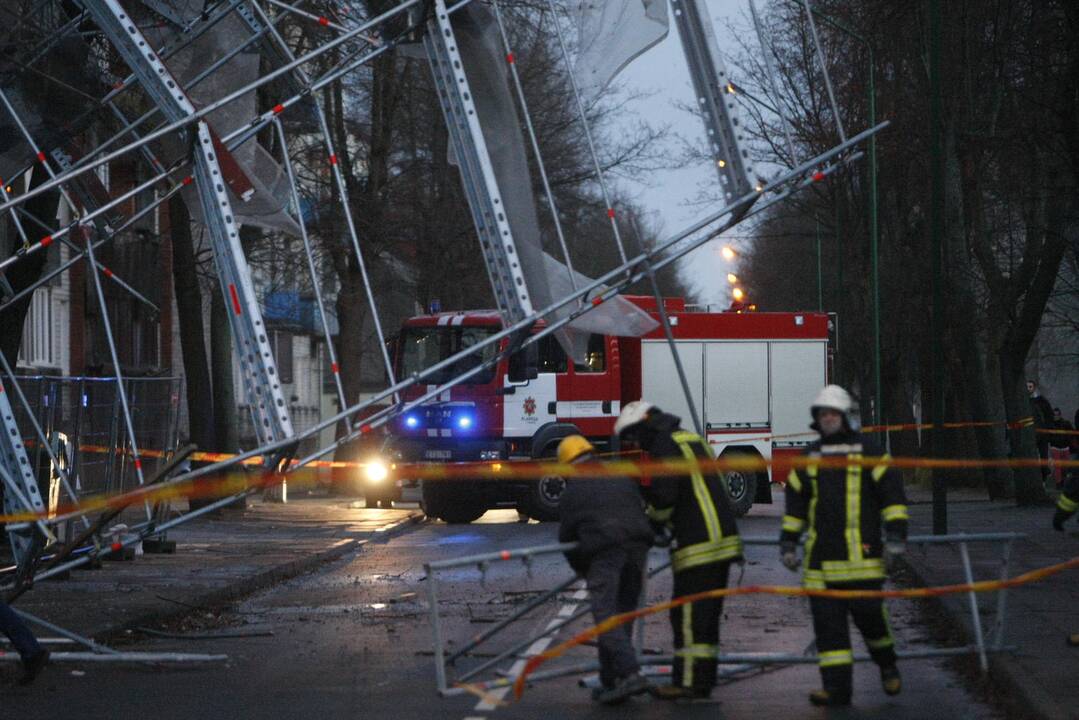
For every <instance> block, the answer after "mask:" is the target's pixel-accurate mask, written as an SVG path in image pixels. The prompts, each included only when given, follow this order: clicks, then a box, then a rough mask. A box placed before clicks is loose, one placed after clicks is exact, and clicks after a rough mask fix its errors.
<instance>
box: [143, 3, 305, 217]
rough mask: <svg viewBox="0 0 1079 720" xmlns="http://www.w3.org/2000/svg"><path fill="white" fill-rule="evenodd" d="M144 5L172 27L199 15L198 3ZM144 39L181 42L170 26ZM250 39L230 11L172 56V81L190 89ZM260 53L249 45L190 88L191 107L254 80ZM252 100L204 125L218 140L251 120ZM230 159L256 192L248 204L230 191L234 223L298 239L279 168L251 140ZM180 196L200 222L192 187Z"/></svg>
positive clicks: (284, 177)
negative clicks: (175, 23) (202, 76)
mask: <svg viewBox="0 0 1079 720" xmlns="http://www.w3.org/2000/svg"><path fill="white" fill-rule="evenodd" d="M146 5H147V6H148V7H150V8H151V9H152V10H153V11H154V12H155V13H157V14H159V15H167V16H168V18H169V20H170V21H172V22H184V23H186V22H190V21H191V20H194V19H195V18H197V17H198V16H199V15H200V14H201V13H202V11H203V2H202V0H156V2H152V3H146ZM145 34H146V37H147V39H148V40H150V41H151V42H152V43H153V44H154V45H155V46H157V47H161V46H162V45H164V44H166V43H174V42H178V41H179V33H178V32H177V28H176V27H175V26H174V25H172V24H165V25H161V26H157V27H153V28H149V29H147V30H146V32H145ZM252 34H253V31H252V30H251V27H250V26H249V25H248V24H247V23H246V22H245V21H244V20H243V19H242V18H241V17H240V16H239V14H238V13H237V12H235V11H234V12H232V13H230V14H229V15H228V16H227V17H225V18H224V19H222V20H221V21H219V22H218V23H217V24H216V25H214V26H213V27H212V28H211V29H210V30H208V31H207V32H205V33H204V34H203V35H202V36H201V37H199V38H197V39H196V40H195V41H194V42H192V43H191V44H190V45H188V46H187V47H186V48H184V49H182V50H180V51H179V52H177V53H175V54H173V55H172V56H170V57H169V58H168V59H167V60H165V64H166V65H167V66H168V68H169V70H170V71H171V72H172V74H173V75H174V76H175V77H176V79H177V80H179V81H180V82H181V83H182V84H183V85H184V86H185V87H188V86H189V85H190V83H191V81H192V80H193V79H194V78H195V77H196V76H197V75H199V73H201V72H203V71H204V70H206V69H207V68H209V67H210V66H211V65H213V64H214V63H216V62H218V61H219V60H221V59H222V58H223V57H225V55H227V54H228V53H229V52H231V51H232V50H233V49H235V48H236V46H237V45H239V44H242V43H243V42H244V41H245V40H247V39H248V38H250V37H251V35H252ZM259 50H260V46H259V44H258V43H256V44H254V45H252V46H251V47H250V52H242V53H238V54H237V55H235V56H234V57H232V58H230V59H229V60H228V62H226V63H225V64H224V65H222V66H221V67H219V68H217V69H216V70H214V72H213V73H212V74H210V75H209V76H208V77H206V78H205V79H203V80H201V81H200V82H199V83H198V84H197V85H195V86H194V87H193V88H190V89H189V90H188V97H189V98H190V99H191V102H192V103H193V104H194V105H195V107H203V106H205V105H208V104H209V103H211V102H213V101H215V100H217V99H219V98H222V97H225V96H226V95H229V94H231V93H232V92H234V91H236V90H239V89H240V88H242V87H244V86H246V85H249V84H251V83H252V82H254V81H255V80H257V79H258V77H259V64H260V54H259ZM256 99H257V93H256V91H254V90H252V91H250V92H248V93H246V94H245V95H243V96H241V97H240V98H238V99H236V100H234V101H232V102H230V103H229V104H227V105H225V106H224V107H221V108H219V109H218V110H215V111H214V112H212V113H210V114H209V115H208V116H207V121H208V122H209V124H210V126H211V127H212V128H213V129H214V131H215V132H216V133H217V134H218V135H219V136H221V137H225V136H227V135H228V134H230V133H231V132H232V131H234V130H235V129H237V128H239V127H242V126H245V125H247V124H248V123H249V122H250V121H251V118H253V117H255V114H256V111H257V107H256ZM232 155H233V157H234V158H235V159H236V161H237V162H238V163H239V165H240V167H241V169H242V170H243V171H244V174H246V176H247V179H248V180H249V181H250V182H251V185H252V186H253V187H254V189H255V192H254V194H253V195H252V196H251V198H250V199H249V200H246V201H244V200H243V199H242V198H237V197H236V196H235V195H234V194H232V193H231V191H230V194H232V200H233V208H234V210H235V211H236V219H237V220H238V221H239V222H240V223H241V224H243V225H255V226H258V227H261V228H264V229H266V230H271V231H279V232H285V233H288V234H290V235H295V236H299V234H300V228H299V226H298V225H297V224H296V222H295V220H293V218H292V216H291V215H290V214H289V213H288V208H289V203H290V201H291V193H290V191H289V185H288V177H287V175H286V173H285V171H284V169H283V168H282V167H281V165H280V164H279V163H278V162H277V161H276V160H275V159H274V158H273V156H271V155H270V154H269V153H268V152H267V151H266V150H265V149H264V148H262V146H260V145H259V144H258V141H257V140H255V139H254V138H251V139H249V140H247V141H246V142H245V143H244V144H243V145H241V146H240V147H238V148H235V149H234V150H233V151H232ZM183 192H184V199H185V201H186V202H187V206H188V208H189V209H190V210H191V214H192V218H193V219H194V220H195V221H197V222H202V220H203V219H202V210H201V208H200V205H199V202H198V196H197V192H196V190H195V188H193V187H188V188H185V189H184V191H183Z"/></svg>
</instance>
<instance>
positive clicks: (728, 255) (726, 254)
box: [719, 245, 738, 262]
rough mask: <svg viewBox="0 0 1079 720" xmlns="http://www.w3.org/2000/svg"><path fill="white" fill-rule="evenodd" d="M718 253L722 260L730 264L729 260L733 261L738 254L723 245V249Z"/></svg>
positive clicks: (728, 246)
mask: <svg viewBox="0 0 1079 720" xmlns="http://www.w3.org/2000/svg"><path fill="white" fill-rule="evenodd" d="M719 252H720V253H721V254H722V255H723V259H724V260H726V261H727V262H730V261H731V260H734V259H735V258H736V257H738V253H736V252H735V251H734V250H733V249H731V246H730V245H724V246H723V249H722V250H720V251H719Z"/></svg>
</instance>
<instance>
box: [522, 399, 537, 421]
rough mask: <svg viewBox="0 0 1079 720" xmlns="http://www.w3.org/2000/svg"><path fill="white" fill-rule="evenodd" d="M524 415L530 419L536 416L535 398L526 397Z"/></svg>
mask: <svg viewBox="0 0 1079 720" xmlns="http://www.w3.org/2000/svg"><path fill="white" fill-rule="evenodd" d="M524 410H525V415H527V416H529V417H532V416H533V415H535V414H536V398H534V397H526V398H525V402H524Z"/></svg>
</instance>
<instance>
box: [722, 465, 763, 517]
mask: <svg viewBox="0 0 1079 720" xmlns="http://www.w3.org/2000/svg"><path fill="white" fill-rule="evenodd" d="M724 455H726V456H727V457H728V458H734V457H749V456H748V455H747V454H746V453H737V452H731V453H724ZM758 482H759V479H758V477H757V473H754V472H748V471H745V470H728V471H727V472H725V473H723V484H724V485H726V486H727V501H728V502H729V503H730V504H731V511H732V512H734V514H735V516H737V517H742V516H743V515H745V514H746V513H747V512H749V508H751V507H752V506H753V500H754V498H756V497H757V483H758Z"/></svg>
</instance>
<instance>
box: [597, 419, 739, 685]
mask: <svg viewBox="0 0 1079 720" xmlns="http://www.w3.org/2000/svg"><path fill="white" fill-rule="evenodd" d="M614 429H615V432H616V433H618V434H619V436H620V437H621V438H622V440H623V441H624V442H626V443H633V442H636V443H637V444H638V445H639V446H640V448H641V449H642V450H644V451H645V452H646V453H648V455H649V456H651V457H656V458H681V459H684V460H688V461H691V462H696V461H699V460H705V461H709V460H712V459H713V455H712V449H711V448H710V447H709V446H708V443H707V442H705V440H704V439H703V438H701V437H700V436H699V435H696V434H694V433H691V432H688V431H686V430H683V429H682V428H681V421H680V420H679V419H678V418H677V417H675V416H674V415H670V414H668V413H665V412H663V411H662V410H660V409H659V408H657V407H655V406H654V405H652V404H651V403H649V402H646V401H643V400H639V401H636V402H631V403H629V404H628V405H626V407H625V408H624V409H623V410H622V413H621V414H620V415H619V417H618V420H617V422H616V423H615V426H614ZM644 496H645V500H646V501H647V502H648V506H649V515H650V516H651V517H652V519H653V520H655V521H659V522H662V523H665V524H667V525H669V526H670V529H671V533H672V535H673V536H674V546H672V549H671V568H672V571H673V572H674V590H673V595H674V597H676V598H677V597H683V596H685V595H692V594H694V593H698V592H704V591H706V590H715V589H719V588H725V587H727V579H728V576H729V574H730V564H731V563H732V562H736V561H740V560H741V559H742V539H741V538H740V537H739V535H738V527H737V525H736V524H735V521H734V513H733V512H732V511H731V508H730V505H729V503H728V502H727V490H726V486H725V485H724V483H723V478H722V477H720V475H719V473H717V472H715V471H712V470H704V469H702V468H700V467H694V468H693V469H692V471H691V472H690V473H688V474H686V475H678V476H674V477H660V478H653V480H652V482H651V484H650V485H649V486H648V487H646V488H644ZM722 613H723V599H722V598H716V599H710V600H701V601H698V602H696V603H692V604H690V605H682V606H679V607H676V608H672V609H671V628H672V630H673V632H674V668H673V672H672V677H671V685H669V686H661V687H657V688H656V689H655V690H654V691H653V694H654V695H655V696H656V697H658V698H661V699H664V700H680V699H686V700H693V699H698V698H706V697H708V696H709V695H711V694H712V689H713V688H714V687H715V684H716V653H717V650H718V648H719V622H720V619H721V617H722Z"/></svg>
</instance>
